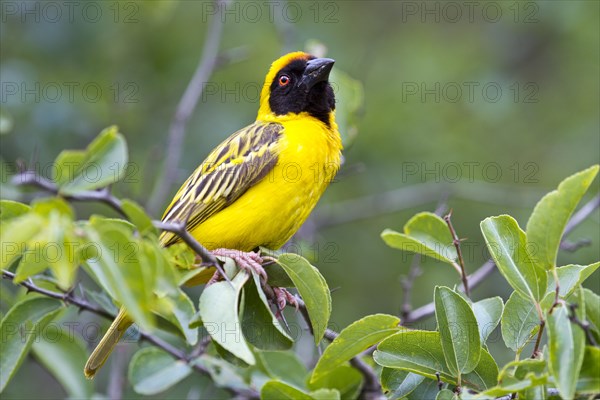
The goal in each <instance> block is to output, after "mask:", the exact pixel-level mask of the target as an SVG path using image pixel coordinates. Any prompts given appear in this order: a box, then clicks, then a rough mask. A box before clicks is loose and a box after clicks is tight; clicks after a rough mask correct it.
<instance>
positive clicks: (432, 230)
mask: <svg viewBox="0 0 600 400" xmlns="http://www.w3.org/2000/svg"><path fill="white" fill-rule="evenodd" d="M381 238H382V239H383V241H384V242H385V243H386V244H387V245H388V246H390V247H393V248H395V249H400V250H402V251H410V252H413V253H418V254H423V255H425V256H428V257H432V258H435V259H436V260H439V261H443V262H445V263H448V264H454V263H455V262H456V259H457V254H456V248H455V247H454V244H453V240H452V235H451V234H450V231H449V230H448V226H447V225H446V223H445V222H444V220H443V219H441V218H440V217H439V216H437V215H435V214H434V213H430V212H422V213H419V214H417V215H415V216H414V217H412V218H411V219H410V220H409V221H408V222H407V223H406V225H404V233H398V232H395V231H393V230H391V229H386V230H384V231H383V232H382V233H381Z"/></svg>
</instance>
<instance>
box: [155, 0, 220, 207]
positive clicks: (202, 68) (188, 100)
mask: <svg viewBox="0 0 600 400" xmlns="http://www.w3.org/2000/svg"><path fill="white" fill-rule="evenodd" d="M222 4H224V1H222V0H215V6H216V7H220V6H221V5H222ZM222 32H223V23H222V21H221V18H220V17H219V13H215V16H214V17H213V18H212V20H211V22H210V26H209V28H208V33H207V35H206V40H205V41H204V47H203V49H202V56H201V57H200V61H199V63H198V66H197V67H196V71H195V72H194V75H193V76H192V79H191V80H190V83H189V84H188V86H187V88H186V89H185V92H184V93H183V96H182V97H181V100H180V101H179V104H178V105H177V110H176V111H175V116H174V118H173V121H172V122H171V125H170V127H169V138H168V142H167V143H168V144H167V155H166V160H165V169H164V173H163V174H162V176H161V177H160V178H159V179H158V181H157V182H156V186H155V190H154V193H153V194H152V196H151V197H150V201H149V202H148V209H149V210H150V213H151V214H152V215H154V214H155V213H156V212H158V209H159V208H160V207H161V206H162V204H163V203H164V202H165V200H166V198H167V195H168V194H169V191H170V190H171V187H172V185H173V182H175V181H176V178H177V176H176V175H177V167H178V165H179V159H180V158H181V150H182V148H183V140H184V138H185V128H186V125H187V122H188V120H189V119H190V116H191V115H192V112H193V111H194V108H196V105H197V104H198V99H199V98H200V96H201V95H202V92H203V91H204V86H205V84H206V81H207V80H208V79H209V78H210V76H211V75H212V73H213V70H214V69H215V66H216V65H217V62H218V61H219V45H220V43H221V34H222Z"/></svg>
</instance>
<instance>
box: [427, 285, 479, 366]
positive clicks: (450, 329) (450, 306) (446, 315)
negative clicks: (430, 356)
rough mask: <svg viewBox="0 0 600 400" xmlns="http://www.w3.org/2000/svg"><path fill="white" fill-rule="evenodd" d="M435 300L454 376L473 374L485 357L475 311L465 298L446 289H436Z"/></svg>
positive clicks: (444, 347)
mask: <svg viewBox="0 0 600 400" xmlns="http://www.w3.org/2000/svg"><path fill="white" fill-rule="evenodd" d="M433 297H434V303H435V318H436V320H437V324H438V330H439V332H440V338H441V343H442V349H443V350H444V357H445V358H446V364H447V365H448V368H449V369H450V372H451V373H452V374H453V375H454V376H461V375H462V374H465V373H469V372H471V371H473V369H475V367H476V366H477V363H478V362H479V357H480V355H481V341H480V339H479V329H478V326H477V320H476V319H475V314H473V310H471V307H470V306H469V303H467V301H466V300H465V299H463V298H462V296H460V295H459V294H458V293H455V292H454V291H452V289H450V288H447V287H444V286H436V288H435V291H434V296H433Z"/></svg>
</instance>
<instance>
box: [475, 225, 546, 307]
mask: <svg viewBox="0 0 600 400" xmlns="http://www.w3.org/2000/svg"><path fill="white" fill-rule="evenodd" d="M481 232H482V233H483V237H484V238H485V242H486V244H487V247H488V249H489V251H490V253H491V255H492V258H493V259H494V261H495V263H496V265H497V266H498V269H499V270H500V272H501V273H502V275H504V277H505V278H506V280H507V281H508V283H510V285H511V286H512V287H513V289H515V290H516V291H517V292H518V293H519V294H521V296H524V297H525V298H531V299H533V300H534V301H538V302H539V301H540V300H541V299H542V298H543V297H544V295H545V294H546V279H547V277H546V271H545V270H543V269H541V268H539V267H537V266H536V264H535V263H534V262H533V261H532V259H531V256H530V249H529V248H528V247H527V239H526V237H525V232H523V231H522V230H521V228H519V224H517V221H515V219H514V218H513V217H511V216H510V215H500V216H498V217H489V218H486V219H484V220H483V221H482V222H481Z"/></svg>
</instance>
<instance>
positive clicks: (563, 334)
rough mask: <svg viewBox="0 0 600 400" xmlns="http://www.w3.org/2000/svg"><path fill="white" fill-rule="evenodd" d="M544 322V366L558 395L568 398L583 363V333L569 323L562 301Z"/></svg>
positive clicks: (573, 388) (567, 312)
mask: <svg viewBox="0 0 600 400" xmlns="http://www.w3.org/2000/svg"><path fill="white" fill-rule="evenodd" d="M547 323H548V352H549V359H548V367H549V369H550V373H551V374H552V376H553V377H554V383H555V384H556V387H557V389H558V391H559V393H560V395H561V396H562V397H563V398H565V399H572V398H573V397H574V396H575V388H576V385H577V378H578V377H579V371H580V370H581V365H582V363H583V355H584V352H585V335H584V333H583V330H582V329H581V328H580V327H578V326H574V325H573V324H571V321H570V320H569V311H568V309H567V307H566V306H565V305H562V304H561V305H559V306H558V307H556V308H555V309H554V310H553V312H552V314H550V315H549V316H548V322H547Z"/></svg>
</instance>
